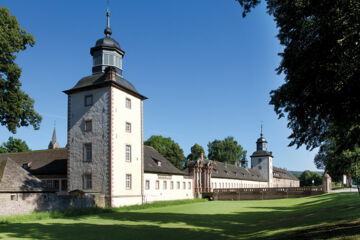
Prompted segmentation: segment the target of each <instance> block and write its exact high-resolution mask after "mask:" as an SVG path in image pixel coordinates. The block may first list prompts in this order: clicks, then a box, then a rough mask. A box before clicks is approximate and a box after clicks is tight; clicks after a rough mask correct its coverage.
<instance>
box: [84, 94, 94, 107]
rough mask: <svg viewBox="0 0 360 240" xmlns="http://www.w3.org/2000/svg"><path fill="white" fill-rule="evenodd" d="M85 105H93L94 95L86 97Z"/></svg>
mask: <svg viewBox="0 0 360 240" xmlns="http://www.w3.org/2000/svg"><path fill="white" fill-rule="evenodd" d="M84 103H85V107H88V106H91V105H93V95H87V96H85V100H84Z"/></svg>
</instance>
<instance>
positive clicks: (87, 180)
mask: <svg viewBox="0 0 360 240" xmlns="http://www.w3.org/2000/svg"><path fill="white" fill-rule="evenodd" d="M83 188H84V189H91V188H92V179H91V174H84V176H83Z"/></svg>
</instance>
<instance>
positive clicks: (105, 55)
mask: <svg viewBox="0 0 360 240" xmlns="http://www.w3.org/2000/svg"><path fill="white" fill-rule="evenodd" d="M112 57H113V56H112V55H110V54H104V65H110V59H111V58H112Z"/></svg>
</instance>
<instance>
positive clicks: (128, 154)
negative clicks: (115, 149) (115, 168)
mask: <svg viewBox="0 0 360 240" xmlns="http://www.w3.org/2000/svg"><path fill="white" fill-rule="evenodd" d="M125 161H127V162H131V146H130V145H126V146H125Z"/></svg>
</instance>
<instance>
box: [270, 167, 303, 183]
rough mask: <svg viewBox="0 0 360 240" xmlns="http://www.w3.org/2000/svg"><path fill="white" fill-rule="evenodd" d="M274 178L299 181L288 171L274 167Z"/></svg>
mask: <svg viewBox="0 0 360 240" xmlns="http://www.w3.org/2000/svg"><path fill="white" fill-rule="evenodd" d="M273 177H274V178H281V179H290V180H298V181H299V179H298V178H297V177H295V176H294V175H293V174H292V173H291V172H289V171H287V170H286V169H283V168H278V167H274V166H273Z"/></svg>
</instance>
